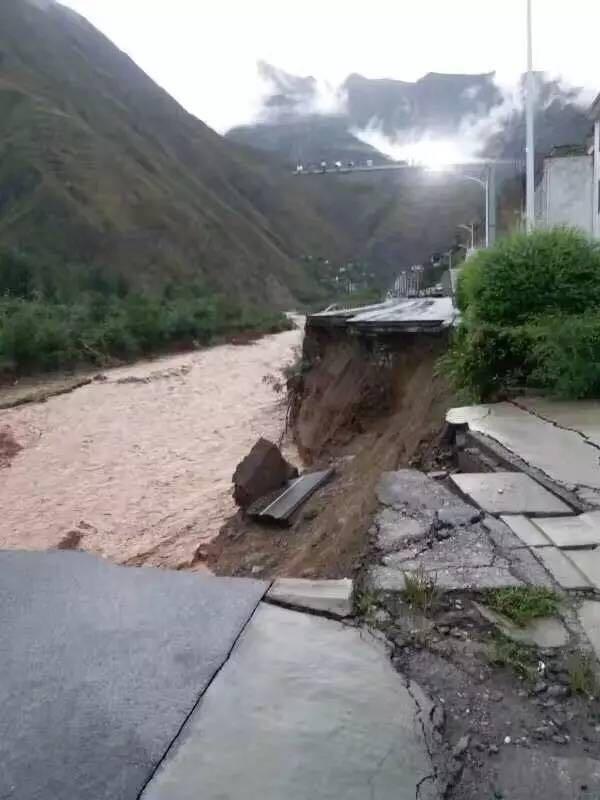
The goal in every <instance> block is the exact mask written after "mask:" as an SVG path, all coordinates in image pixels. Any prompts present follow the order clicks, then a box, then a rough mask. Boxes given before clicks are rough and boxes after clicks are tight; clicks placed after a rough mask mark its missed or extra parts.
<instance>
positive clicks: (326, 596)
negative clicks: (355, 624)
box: [266, 578, 353, 619]
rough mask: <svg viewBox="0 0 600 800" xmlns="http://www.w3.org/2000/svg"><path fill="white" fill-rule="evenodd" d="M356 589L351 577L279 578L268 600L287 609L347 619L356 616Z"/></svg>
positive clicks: (267, 595) (269, 592)
mask: <svg viewBox="0 0 600 800" xmlns="http://www.w3.org/2000/svg"><path fill="white" fill-rule="evenodd" d="M352 586H353V584H352V581H351V580H350V578H342V579H341V580H336V581H333V580H332V581H327V580H323V581H311V580H307V579H304V578H277V580H276V581H275V582H274V583H273V585H272V586H271V588H270V589H269V591H268V592H267V594H266V599H267V600H269V601H270V602H272V603H277V604H280V605H283V606H290V607H292V608H297V609H301V610H307V611H315V612H321V613H324V614H328V615H329V616H332V617H338V618H339V619H343V618H344V617H349V616H351V614H352Z"/></svg>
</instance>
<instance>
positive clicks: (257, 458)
mask: <svg viewBox="0 0 600 800" xmlns="http://www.w3.org/2000/svg"><path fill="white" fill-rule="evenodd" d="M297 475H298V470H297V469H296V468H295V467H293V466H292V465H291V464H289V463H288V462H287V461H286V460H285V459H284V457H283V456H282V455H281V452H280V450H279V448H278V447H277V446H276V445H274V444H273V443H272V442H269V441H267V440H266V439H262V438H260V439H259V440H258V441H257V442H256V444H255V445H254V447H253V448H252V450H251V451H250V452H249V453H248V455H247V456H246V457H245V458H244V459H243V460H242V461H240V463H239V464H238V465H237V467H236V470H235V472H234V474H233V478H232V481H233V499H234V500H235V502H236V503H237V504H238V506H240V507H241V508H247V507H248V506H249V505H251V504H252V503H253V502H254V501H255V500H258V499H259V498H260V497H264V495H266V494H269V492H273V491H275V490H276V489H279V488H281V487H282V486H284V485H285V484H286V482H287V481H289V480H291V479H292V478H295V477H296V476H297Z"/></svg>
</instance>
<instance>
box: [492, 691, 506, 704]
mask: <svg viewBox="0 0 600 800" xmlns="http://www.w3.org/2000/svg"><path fill="white" fill-rule="evenodd" d="M490 700H491V701H492V702H493V703H500V702H501V701H502V700H504V695H503V694H502V692H497V691H493V692H491V694H490Z"/></svg>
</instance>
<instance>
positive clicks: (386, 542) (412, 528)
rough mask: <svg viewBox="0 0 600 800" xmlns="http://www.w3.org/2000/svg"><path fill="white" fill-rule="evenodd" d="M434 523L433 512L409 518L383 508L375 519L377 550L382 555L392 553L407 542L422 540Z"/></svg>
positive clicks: (396, 511) (402, 513) (400, 512)
mask: <svg viewBox="0 0 600 800" xmlns="http://www.w3.org/2000/svg"><path fill="white" fill-rule="evenodd" d="M434 521H435V514H434V512H429V513H428V514H426V513H425V512H423V513H419V514H418V515H415V516H413V517H409V516H407V514H406V513H405V512H404V511H398V510H396V509H395V508H389V507H385V508H383V509H382V510H381V511H380V512H379V513H378V514H377V516H376V517H375V528H376V531H377V533H376V543H377V548H378V549H379V550H381V551H382V552H383V553H393V552H394V551H395V550H399V549H400V548H402V547H404V546H405V545H406V544H407V543H408V542H414V541H418V540H419V539H423V538H424V537H426V536H427V535H428V534H429V533H430V532H431V530H432V529H433V524H434Z"/></svg>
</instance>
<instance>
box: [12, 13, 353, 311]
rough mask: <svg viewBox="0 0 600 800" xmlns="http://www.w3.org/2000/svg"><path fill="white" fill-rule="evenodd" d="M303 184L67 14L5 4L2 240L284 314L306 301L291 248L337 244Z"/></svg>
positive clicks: (144, 285) (59, 260)
mask: <svg viewBox="0 0 600 800" xmlns="http://www.w3.org/2000/svg"><path fill="white" fill-rule="evenodd" d="M207 79H208V78H207ZM311 192H312V190H311V188H310V187H308V186H306V187H305V186H301V185H299V184H298V183H297V182H295V181H294V179H293V177H292V176H288V175H287V173H286V172H285V171H284V170H283V168H281V167H279V166H277V165H276V163H272V162H271V161H270V160H269V159H267V158H264V157H262V156H258V155H256V156H255V155H251V154H250V153H249V152H248V151H246V150H244V149H243V148H241V147H239V146H237V145H234V144H232V143H229V142H226V141H224V140H223V139H222V138H221V137H219V136H218V135H217V134H215V133H214V132H213V131H212V130H210V129H209V128H208V127H207V126H205V125H204V124H203V123H202V122H200V121H199V120H197V119H196V118H194V117H192V116H191V115H190V114H188V113H187V112H186V111H184V109H183V108H181V107H180V106H179V105H178V104H177V103H176V102H175V101H174V100H173V99H172V98H171V97H169V95H167V94H166V93H165V92H164V91H163V90H162V89H160V88H159V87H158V86H157V85H156V84H155V83H154V82H153V81H152V80H150V79H149V78H148V77H147V76H146V75H145V74H144V73H143V72H142V71H141V70H140V69H139V68H138V67H137V66H136V65H135V64H134V63H133V62H132V61H131V60H130V59H129V58H128V57H127V56H126V55H125V54H124V53H122V52H121V51H119V50H118V49H117V48H116V47H115V46H114V45H113V44H111V42H109V41H108V40H107V39H106V38H105V37H104V36H103V35H102V34H100V33H99V32H98V31H97V30H96V29H94V28H93V27H92V26H91V25H90V24H89V23H88V22H87V21H85V20H84V19H83V18H81V17H80V16H78V15H77V14H75V13H73V12H71V11H70V10H68V9H66V8H64V7H62V6H60V5H58V4H56V3H54V2H48V3H44V4H33V3H31V2H29V1H28V0H2V3H1V4H0V245H2V246H5V247H8V248H11V249H16V250H18V251H20V252H26V253H28V254H30V255H31V256H32V257H33V258H35V259H42V261H43V262H44V263H47V264H54V265H59V266H60V265H62V264H67V263H68V264H69V265H77V269H81V270H86V269H88V268H89V267H90V266H97V267H99V268H101V269H102V270H103V271H105V272H107V273H110V274H111V275H112V276H113V277H114V278H115V279H117V278H119V277H123V278H125V279H126V280H127V281H128V282H129V283H130V284H131V285H132V286H134V287H136V289H138V290H140V291H141V290H161V289H162V287H163V286H164V285H165V284H166V283H168V282H170V281H173V280H179V281H196V280H198V279H200V280H202V281H203V284H204V285H205V286H206V287H208V288H209V289H211V290H213V291H218V292H223V293H227V294H228V295H229V296H233V297H235V298H237V299H243V300H244V302H262V303H269V304H271V305H275V306H277V307H280V308H281V307H285V306H286V305H291V304H293V303H294V302H295V300H296V298H298V297H300V298H301V299H302V298H303V297H308V298H310V297H312V296H313V295H314V290H315V287H314V286H313V285H312V284H311V282H310V280H309V279H308V278H307V276H306V274H305V272H304V271H303V270H302V268H301V267H300V266H299V264H298V261H297V257H298V255H299V254H300V253H303V252H306V251H309V252H319V253H326V254H328V255H331V256H334V255H335V254H337V253H340V252H342V251H343V246H342V244H341V235H340V233H339V232H338V231H336V230H335V228H334V227H333V226H332V225H330V224H328V222H327V221H326V220H324V218H323V217H322V216H321V215H320V214H319V213H318V211H317V210H316V208H315V204H314V202H313V199H312V198H311Z"/></svg>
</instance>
